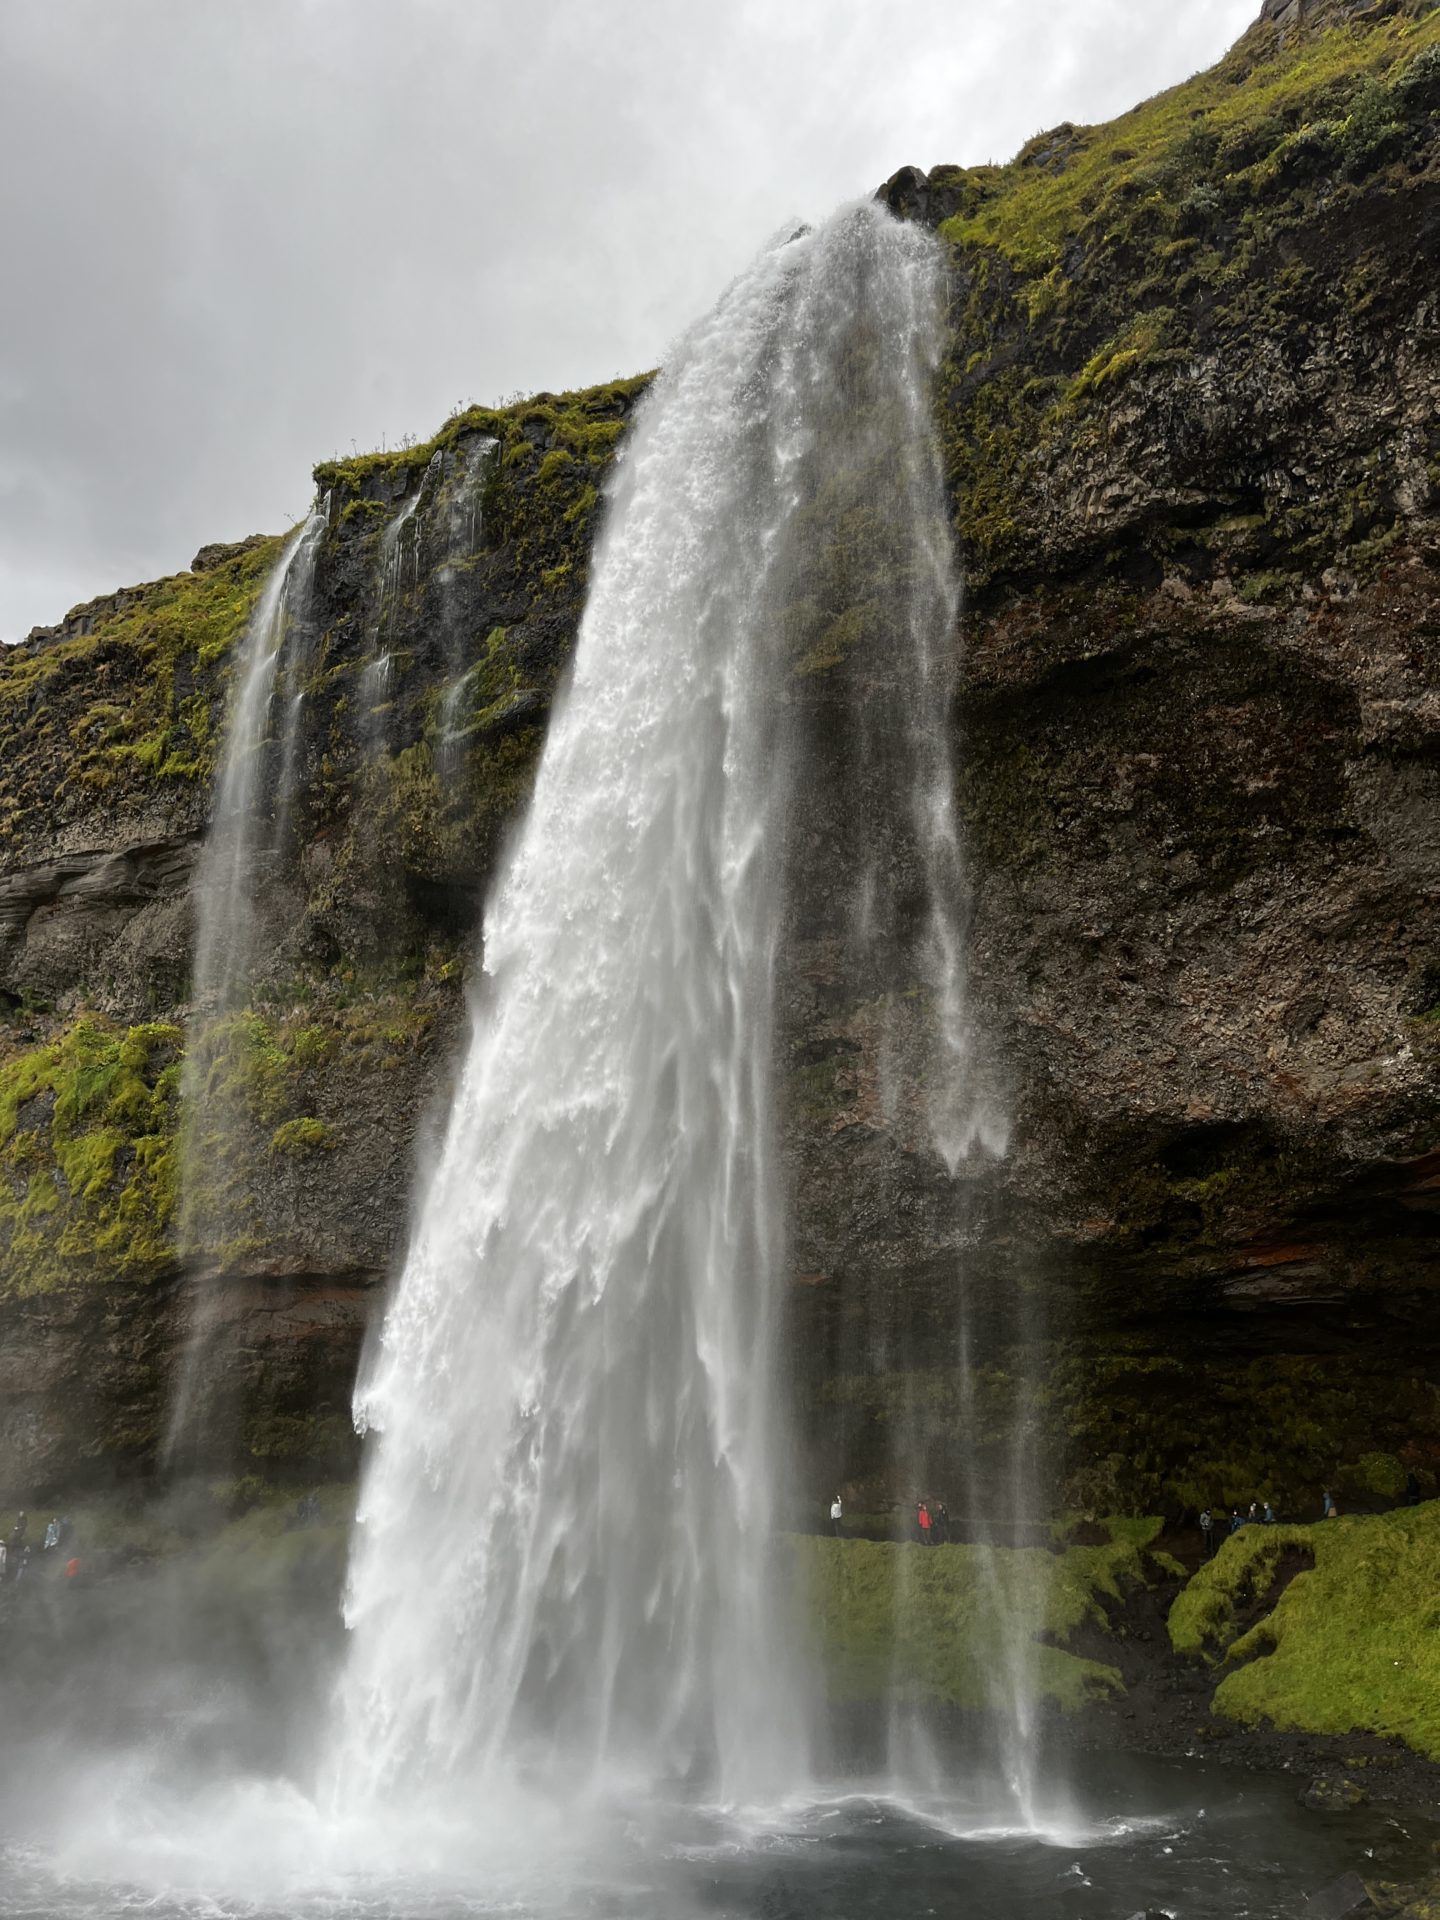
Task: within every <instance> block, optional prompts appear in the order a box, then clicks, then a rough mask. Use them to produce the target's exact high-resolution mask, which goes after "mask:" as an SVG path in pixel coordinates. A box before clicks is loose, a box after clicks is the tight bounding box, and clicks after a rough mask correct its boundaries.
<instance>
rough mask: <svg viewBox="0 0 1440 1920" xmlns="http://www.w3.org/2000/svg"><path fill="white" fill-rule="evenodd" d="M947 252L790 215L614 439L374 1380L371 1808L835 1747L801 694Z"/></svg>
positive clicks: (879, 219) (363, 1419)
mask: <svg viewBox="0 0 1440 1920" xmlns="http://www.w3.org/2000/svg"><path fill="white" fill-rule="evenodd" d="M937 282H938V273H937V250H936V249H935V246H934V242H933V241H932V240H931V239H930V238H929V237H928V236H926V235H923V234H921V233H919V232H917V231H915V230H913V229H911V228H907V227H902V226H899V225H897V224H895V223H894V222H892V221H891V220H890V219H889V217H888V216H886V215H885V214H883V213H882V212H880V211H879V210H878V209H875V208H873V207H868V206H865V207H859V208H850V209H847V210H845V211H844V212H842V213H841V214H839V215H837V216H836V217H835V218H833V219H832V220H831V221H829V222H828V223H827V224H826V225H825V226H824V227H822V228H820V229H819V230H817V231H814V232H807V233H802V234H800V235H797V236H796V237H794V238H793V239H791V240H790V241H789V242H788V243H786V244H783V245H779V246H776V247H774V248H772V249H771V250H770V251H769V252H767V253H766V254H765V255H764V256H763V257H762V258H761V259H760V260H759V262H758V263H757V264H756V265H755V266H754V267H753V268H752V269H751V271H750V272H749V273H747V274H746V275H745V276H744V277H743V278H741V279H740V280H739V281H738V282H737V283H736V284H735V285H734V286H733V287H732V288H731V289H730V290H729V292H728V293H727V294H726V295H725V296H724V298H723V299H722V300H721V302H720V303H719V305H718V306H717V308H716V309H715V311H714V313H713V314H711V315H710V316H709V317H708V318H707V319H706V320H704V321H702V322H701V323H700V324H699V325H698V326H697V327H695V328H694V329H693V330H692V331H691V332H690V333H689V334H688V335H687V336H686V338H685V339H684V340H683V341H682V342H681V343H680V345H679V347H678V349H677V351H676V352H675V354H674V356H673V358H672V359H671V361H670V363H669V365H668V366H667V368H666V369H665V371H664V372H663V374H662V375H661V376H660V378H659V379H658V380H657V382H656V384H655V387H654V389H653V390H652V392H651V393H650V395H649V396H648V397H647V400H646V401H645V403H644V405H643V408H642V410H641V413H640V416H639V418H638V420H637V424H636V426H635V428H634V430H633V433H632V436H631V438H630V441H629V442H628V444H627V446H626V449H625V451H624V453H623V455H622V457H621V460H620V462H619V464H618V469H617V473H616V476H615V479H614V482H613V486H612V498H611V501H610V507H609V512H608V515H607V520H606V525H605V531H604V533H603V535H602V537H601V540H600V543H599V546H598V548H597V552H596V555H595V561H594V569H593V580H592V587H591V593H590V598H589V602H588V605H587V608H586V612H585V616H584V620H583V623H582V626H581V630H580V635H579V640H578V645H577V651H576V656H575V660H574V665H573V670H572V677H571V680H570V682H569V685H568V687H567V689H566V691H565V693H564V696H563V698H562V700H561V702H560V703H559V705H558V706H557V709H556V711H555V713H554V716H553V718H552V722H551V728H550V733H549V737H548V740H547V744H546V749H545V754H544V758H543V761H542V764H541V767H540V770H539V774H538V778H537V784H536V788H535V793H534V797H533V800H532V803H531V807H530V811H529V814H528V817H527V818H526V820H525V822H524V825H523V829H522V831H521V832H520V834H519V836H518V838H517V839H516V841H515V843H514V845H513V847H512V849H511V853H510V856H509V859H508V862H507V864H506V866H505V869H504V871H503V872H502V874H501V875H500V877H499V879H498V881H497V883H496V885H495V887H494V890H493V893H492V896H491V898H490V900H489V903H488V905H487V909H486V914H485V924H484V975H483V980H482V982H481V984H480V986H479V989H478V991H477V993H476V995H475V999H474V1004H473V1008H472V1018H471V1029H470V1038H469V1047H468V1055H467V1058H466V1059H465V1062H464V1066H463V1070H462V1071H461V1073H460V1076H459V1080H458V1084H457V1088H456V1091H455V1094H454V1098H453V1104H452V1108H451V1112H450V1115H449V1119H448V1126H447V1130H446V1133H445V1137H444V1141H443V1145H442V1148H441V1150H440V1154H439V1159H438V1164H437V1166H436V1167H435V1169H434V1171H433V1174H432V1176H431V1178H430V1180H429V1184H428V1188H427V1190H426V1192H425V1194H424V1196H423V1201H422V1203H421V1205H420V1207H419V1210H418V1218H417V1222H416V1226H415V1228H414V1232H413V1237H412V1242H411V1246H410V1250H409V1254H408V1258H407V1261H406V1264H405V1267H404V1271H403V1274H402V1275H401V1277H400V1280H399V1282H398V1285H397V1288H396V1292H395V1295H394V1298H393V1301H392V1303H391V1306H390V1308H389V1312H388V1315H387V1317H386V1320H385V1323H384V1328H383V1332H382V1335H381V1338H380V1340H379V1343H378V1348H377V1351H376V1353H375V1355H374V1357H373V1359H372V1362H371V1364H370V1366H369V1368H368V1370H367V1374H366V1377H365V1378H364V1380H363V1381H362V1384H361V1387H360V1389H359V1391H358V1395H357V1419H358V1421H359V1423H360V1424H361V1426H362V1427H363V1428H366V1429H368V1430H370V1432H371V1433H372V1435H373V1440H372V1451H371V1454H370V1458H369V1465H368V1470H367V1474H366V1478H365V1482H364V1486H363V1490H362V1495H361V1504H360V1515H359V1527H358V1535H357V1541H356V1545H355V1549H354V1554H353V1560H352V1568H351V1576H350V1584H349V1595H348V1602H347V1620H348V1623H349V1626H350V1628H351V1640H350V1649H349V1657H348V1664H347V1668H346V1671H345V1674H344V1676H343V1678H342V1682H341V1687H340V1694H339V1701H338V1717H337V1736H336V1753H335V1786H336V1791H337V1792H338V1793H339V1795H340V1796H341V1797H342V1799H347V1798H354V1797H357V1796H358V1797H359V1798H360V1799H361V1800H363V1799H364V1798H365V1797H366V1796H367V1795H375V1796H378V1797H386V1796H390V1795H393V1794H394V1793H396V1792H397V1791H399V1790H400V1789H401V1788H402V1786H403V1787H408V1788H409V1789H411V1790H414V1791H424V1789H425V1787H426V1784H427V1783H430V1782H433V1781H435V1780H437V1779H444V1778H447V1777H449V1776H451V1775H452V1774H454V1773H455V1772H456V1771H457V1770H461V1771H465V1770H469V1769H474V1770H476V1771H477V1772H480V1773H483V1772H484V1771H485V1770H486V1769H514V1768H521V1767H523V1768H525V1769H527V1770H533V1769H535V1768H540V1769H542V1770H548V1771H554V1772H558V1773H559V1774H561V1775H562V1776H563V1777H564V1779H565V1780H567V1781H570V1782H573V1781H574V1780H576V1779H577V1778H578V1779H579V1780H580V1781H582V1782H586V1781H588V1782H595V1783H600V1784H603V1783H605V1782H608V1781H613V1780H614V1779H616V1778H621V1777H623V1778H627V1779H634V1778H636V1777H637V1776H638V1777H640V1778H642V1779H646V1780H651V1781H654V1780H657V1779H670V1780H680V1779H687V1780H693V1779H695V1778H697V1777H699V1778H704V1779H706V1780H707V1781H709V1782H711V1783H712V1784H713V1786H714V1788H715V1790H716V1791H718V1792H719V1793H720V1794H721V1795H722V1796H724V1797H727V1798H730V1799H737V1798H738V1799H745V1798H753V1797H756V1796H764V1795H766V1794H773V1793H775V1792H777V1791H780V1790H785V1789H791V1788H793V1787H794V1786H795V1784H796V1783H797V1782H798V1781H800V1780H802V1779H803V1778H804V1777H805V1771H806V1766H807V1760H806V1754H805V1748H806V1736H807V1731H808V1726H807V1716H806V1708H805V1701H804V1699H803V1697H802V1688H801V1686H800V1683H799V1681H798V1680H797V1678H796V1665H795V1662H794V1660H793V1658H792V1656H791V1653H790V1650H789V1648H788V1645H787V1636H786V1634H785V1631H784V1618H785V1616H784V1607H783V1604H782V1602H781V1600H780V1598H779V1597H778V1596H777V1594H776V1593H775V1592H774V1591H773V1590H772V1583H771V1578H770V1567H771V1561H772V1535H773V1533H774V1531H775V1528H776V1524H777V1514H778V1510H779V1507H780V1503H781V1502H782V1500H783V1498H784V1494H785V1492H786V1491H787V1489H786V1488H785V1487H784V1485H783V1481H784V1476H785V1473H786V1471H787V1466H788V1460H789V1457H790V1456H789V1453H788V1450H787V1447H786V1444H785V1437H784V1425H783V1421H782V1418H781V1415H780V1412H779V1406H780V1398H781V1383H780V1380H779V1378H778V1354H777V1334H778V1329H779V1322H780V1308H781V1300H780V1290H781V1289H780V1283H781V1277H782V1271H783V1253H784V1249H783V1236H782V1223H781V1218H780V1211H781V1208H780V1197H779V1195H778V1193H777V1184H776V1183H777V1173H776V1160H777V1149H776V1135H775V1125H774V1114H773V1099H772V1088H771V1059H772V1040H773V1028H774V1020H775V1009H774V1004H773V982H774V973H775V956H776V946H777V938H778V933H779V928H780V922H781V914H782V909H783V902H784V894H785V879H786V875H785V858H784V850H785V843H786V825H787V810H788V804H789V800H790V789H791V782H792V776H793V772H794V768H793V764H792V763H793V758H794V753H793V747H794V729H793V727H792V726H791V724H790V722H789V718H788V711H787V702H788V688H789V686H790V684H791V680H792V676H793V674H794V672H795V671H796V669H797V667H798V666H799V665H800V663H799V662H798V661H797V659H796V657H795V651H794V649H795V645H796V644H797V636H798V635H800V634H801V632H802V630H803V629H804V628H805V626H806V623H807V620H808V618H809V616H808V614H807V612H806V610H805V595H806V573H807V554H808V552H809V549H810V546H811V543H812V542H813V541H814V540H815V538H816V537H817V535H818V534H819V533H820V532H821V531H822V529H821V528H820V527H819V526H818V524H817V518H816V516H817V515H818V516H820V519H821V520H822V521H823V520H824V517H825V516H826V515H827V513H829V512H830V505H829V495H830V491H831V486H832V482H833V480H834V475H835V443H836V436H837V435H839V436H840V444H842V445H843V444H844V434H845V416H846V395H847V393H848V392H849V390H850V388H851V387H852V385H853V375H854V363H855V360H856V357H857V355H859V356H860V357H861V358H863V360H864V362H865V365H866V366H867V367H868V368H870V369H872V370H873V369H875V368H880V369H886V368H888V369H889V371H888V372H883V371H882V372H881V374H880V376H879V377H880V379H881V380H882V382H883V381H884V380H886V379H888V380H891V381H895V382H900V383H902V384H905V385H907V386H908V385H910V384H913V385H915V387H916V388H917V396H916V403H915V405H914V406H913V407H910V408H908V409H907V408H901V409H898V410H897V409H895V408H891V409H890V411H889V416H888V417H889V423H890V425H891V426H896V425H897V424H898V425H899V427H900V429H901V430H902V431H903V432H905V433H907V434H908V433H910V432H915V433H918V434H920V436H921V442H922V446H924V447H926V448H928V444H929V416H928V407H927V406H926V405H925V398H926V396H927V395H928V388H929V380H930V376H931V374H932V372H933V359H932V358H931V357H930V355H929V352H928V348H929V345H930V340H929V339H928V338H922V339H920V340H918V341H917V339H916V319H917V313H918V312H919V311H920V310H921V309H922V308H926V307H927V303H928V308H929V310H931V312H932V314H933V309H934V306H935V302H936V297H937ZM932 333H933V321H932ZM896 452H897V455H898V457H899V458H901V459H902V460H903V459H905V458H907V457H908V455H907V452H906V450H905V449H904V448H903V447H902V448H899V449H897V450H896ZM924 458H925V459H927V460H932V469H931V470H932V473H933V457H932V456H930V455H929V454H928V453H926V454H925V455H924ZM891 531H892V532H893V534H894V537H896V538H898V539H902V540H903V539H906V538H908V534H907V531H906V529H905V528H903V527H902V528H897V529H892V530H891ZM926 531H927V533H931V532H933V525H932V522H930V521H927V522H926ZM942 537H943V536H942ZM800 644H803V642H800Z"/></svg>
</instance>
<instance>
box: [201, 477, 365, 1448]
mask: <svg viewBox="0 0 1440 1920" xmlns="http://www.w3.org/2000/svg"><path fill="white" fill-rule="evenodd" d="M326 524H327V503H326V502H325V501H318V502H317V503H316V505H315V506H314V508H313V509H312V510H311V512H310V515H309V517H308V518H307V519H306V521H305V522H304V524H303V525H302V526H301V527H299V528H298V529H297V530H296V532H295V533H294V534H293V535H292V536H291V538H290V541H289V543H288V544H287V546H286V548H285V550H284V552H283V554H282V555H281V557H280V560H279V563H278V564H277V566H276V568H275V570H274V572H273V573H272V574H271V576H270V578H269V580H268V581H267V582H266V585H265V589H264V592H263V593H262V594H261V596H260V599H259V601H258V603H257V605H256V607H255V611H254V613H253V614H252V615H251V618H250V624H249V626H248V628H247V629H246V633H245V638H244V641H243V643H242V646H241V650H240V653H239V656H238V658H237V661H236V666H235V677H234V690H233V694H232V698H231V705H230V714H229V719H228V722H227V726H226V733H225V745H224V753H223V758H222V760H221V767H220V777H219V781H218V783H217V787H216V794H215V807H214V812H213V816H212V819H211V823H210V831H209V833H208V834H207V836H206V839H205V844H204V848H203V850H202V852H201V856H200V862H199V867H198V871H197V874H196V880H195V901H196V941H195V962H194V971H193V975H192V986H191V998H192V1000H193V1002H194V1006H195V1013H194V1016H193V1018H192V1020H191V1023H190V1031H189V1035H188V1041H187V1049H186V1056H185V1069H184V1074H185V1077H184V1085H183V1100H182V1113H183V1124H182V1134H181V1193H180V1244H181V1249H182V1251H183V1253H184V1254H185V1256H186V1258H187V1259H188V1260H189V1261H191V1262H192V1263H198V1264H199V1265H200V1266H201V1267H202V1268H203V1266H204V1264H205V1262H206V1260H207V1257H208V1256H209V1255H210V1254H211V1253H213V1250H214V1248H215V1247H216V1246H217V1245H218V1244H219V1243H221V1242H222V1241H224V1240H226V1239H228V1238H231V1237H233V1236H234V1235H235V1234H236V1233H238V1232H240V1231H242V1230H243V1219H244V1212H245V1192H244V1189H245V1182H244V1178H243V1175H242V1173H241V1171H240V1170H238V1169H236V1168H234V1167H233V1166H231V1165H230V1164H229V1156H230V1152H231V1151H232V1150H233V1147H234V1141H235V1137H236V1134H237V1132H238V1130H239V1113H238V1110H237V1108H236V1105H235V1103H236V1099H237V1096H236V1094H235V1092H234V1090H233V1089H232V1088H231V1087H229V1086H227V1085H226V1084H225V1082H224V1079H223V1074H221V1075H219V1076H217V1067H218V1066H219V1065H220V1063H221V1062H223V1058H224V1055H225V1053H226V1051H227V1047H228V1046H229V1044H230V1040H231V1037H232V1036H231V1033H230V1027H231V1023H232V1022H233V1020H234V1018H235V1016H236V1015H237V1014H238V1013H240V1012H241V1011H242V1010H243V1009H244V1007H245V1006H246V1005H247V1003H248V1001H249V997H250V992H251V988H252V986H253V984H254V978H255V973H256V969H257V967H258V966H259V965H261V964H262V962H263V960H264V958H265V939H264V921H263V918H262V916H261V913H260V910H259V903H260V900H261V898H262V895H263V890H264V882H265V880H266V878H267V873H268V870H269V869H270V868H272V867H273V865H274V863H275V860H276V858H277V856H278V854H279V852H280V850H281V846H282V844H283V841H284V838H285V835H286V834H287V832H288V827H289V809H290V803H291V798H292V794H293V789H294V783H295V778H296V769H297V762H298V742H299V727H300V707H301V703H302V702H303V698H304V694H303V688H302V687H301V686H298V685H292V684H290V682H291V681H294V680H296V679H297V678H298V677H299V676H298V675H297V674H296V673H295V671H294V668H293V664H292V671H291V674H290V678H289V680H284V677H283V676H282V673H281V664H282V658H283V657H284V655H285V653H286V648H287V642H288V641H289V639H290V636H291V634H292V631H293V629H294V627H295V626H296V624H297V623H298V622H300V621H303V620H304V619H305V617H306V613H307V610H308V605H309V600H310V592H311V587H312V585H313V582H314V574H315V560H316V554H317V551H318V549H319V545H320V540H321V537H322V536H323V534H324V532H325V528H326ZM277 692H278V695H279V698H280V700H281V701H282V703H283V713H282V718H281V725H280V727H279V730H278V731H279V739H278V743H277V740H276V728H275V725H274V710H275V706H276V701H277ZM277 745H278V759H279V769H278V774H279V778H278V782H276V783H275V791H274V792H273V793H272V792H271V791H270V790H269V788H270V785H271V782H270V781H269V780H268V779H267V773H269V772H274V771H275V768H274V766H273V762H274V760H275V758H276V750H277ZM202 1287H203V1281H202ZM214 1330H215V1329H214V1325H213V1314H212V1312H211V1310H210V1306H209V1303H208V1302H207V1300H206V1298H205V1296H204V1294H203V1292H197V1294H196V1297H195V1300H194V1302H193V1305H192V1310H191V1324H190V1326H189V1328H188V1330H187V1334H186V1340H185V1347H184V1351H183V1352H182V1354H181V1357H180V1362H179V1366H178V1369H177V1373H176V1378H175V1382H174V1385H173V1387H172V1391H171V1396H170V1408H169V1417H168V1421H167V1427H166V1435H165V1442H164V1456H165V1458H166V1460H167V1462H168V1463H169V1464H170V1465H172V1466H174V1465H176V1464H177V1463H178V1461H179V1458H180V1454H181V1451H182V1449H183V1447H184V1446H185V1444H186V1443H187V1441H188V1440H189V1439H190V1438H191V1437H192V1436H191V1432H190V1430H191V1427H192V1425H193V1423H194V1420H195V1417H196V1411H197V1409H196V1396H197V1391H198V1388H199V1385H200V1376H201V1373H202V1371H203V1368H204V1354H205V1351H206V1348H207V1345H208V1342H209V1340H210V1338H211V1336H212V1334H213V1332H214Z"/></svg>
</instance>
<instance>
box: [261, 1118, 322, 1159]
mask: <svg viewBox="0 0 1440 1920" xmlns="http://www.w3.org/2000/svg"><path fill="white" fill-rule="evenodd" d="M337 1144H338V1137H337V1135H336V1132H335V1129H334V1127H332V1126H331V1125H330V1123H329V1121H328V1120H316V1119H315V1118H314V1117H313V1115H310V1114H304V1115H302V1116H301V1117H300V1118H299V1119H297V1120H286V1121H284V1122H283V1123H282V1124H281V1125H280V1126H278V1127H277V1128H276V1129H275V1131H274V1133H273V1134H272V1135H271V1136H270V1151H271V1152H272V1153H316V1152H320V1151H322V1150H323V1151H329V1150H330V1149H331V1148H333V1147H334V1146H336V1145H337Z"/></svg>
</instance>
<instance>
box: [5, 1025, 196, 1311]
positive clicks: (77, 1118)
mask: <svg viewBox="0 0 1440 1920" xmlns="http://www.w3.org/2000/svg"><path fill="white" fill-rule="evenodd" d="M180 1038H181V1036H180V1032H179V1030H178V1028H176V1027H173V1026H169V1025H166V1024H163V1023H158V1022H157V1023H154V1024H151V1025H146V1026H139V1027H129V1028H124V1027H119V1026H115V1025H112V1024H111V1023H110V1022H108V1021H105V1020H102V1019H99V1018H96V1017H91V1018H87V1019H83V1020H80V1021H78V1022H77V1023H76V1024H75V1025H74V1026H73V1027H71V1028H70V1029H69V1030H68V1032H66V1033H64V1034H63V1035H61V1037H60V1038H59V1039H57V1040H55V1041H52V1042H51V1043H49V1044H48V1045H45V1046H40V1047H36V1048H34V1049H33V1050H31V1051H29V1052H25V1053H21V1054H18V1055H14V1056H12V1057H10V1058H9V1059H8V1060H5V1061H4V1062H3V1064H0V1293H8V1294H12V1295H17V1296H22V1297H23V1296H24V1295H27V1294H34V1293H41V1292H45V1291H48V1290H49V1289H51V1288H55V1287H61V1286H67V1285H69V1286H73V1285H77V1284H82V1285H83V1284H87V1283H93V1282H96V1281H106V1280H121V1279H124V1280H148V1279H152V1278H154V1277H155V1275H156V1274H157V1273H159V1272H161V1271H162V1270H163V1269H164V1267H165V1266H166V1264H167V1263H168V1261H169V1258H170V1253H169V1247H168V1234H169V1230H170V1224H171V1220H172V1218H173V1215H174V1212H175V1205H176V1192H177V1174H178V1168H177V1161H176V1154H177V1147H176V1126H177V1115H178V1105H179V1075H180V1067H179V1059H180V1052H179V1049H180Z"/></svg>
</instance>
